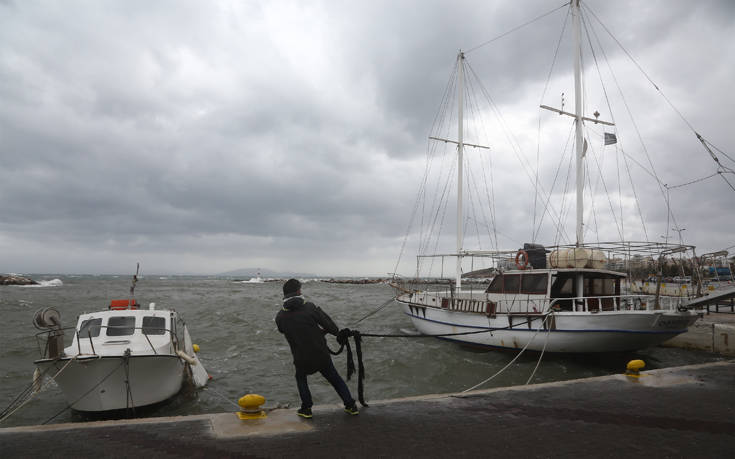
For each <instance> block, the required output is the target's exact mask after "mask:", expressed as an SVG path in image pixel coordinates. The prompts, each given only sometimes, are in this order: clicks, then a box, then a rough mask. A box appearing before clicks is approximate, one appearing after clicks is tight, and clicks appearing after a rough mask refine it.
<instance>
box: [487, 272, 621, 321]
mask: <svg viewBox="0 0 735 459" xmlns="http://www.w3.org/2000/svg"><path fill="white" fill-rule="evenodd" d="M578 274H582V276H583V279H584V289H583V291H582V292H577V291H575V290H576V288H575V286H576V282H575V280H576V277H577V275H578ZM625 277H626V275H625V274H623V273H619V272H615V271H608V270H603V269H557V270H529V271H521V270H519V271H508V272H504V273H500V274H498V275H497V276H495V278H494V279H493V280H492V282H491V283H490V285H489V286H488V287H487V289H486V290H485V293H486V294H488V299H489V300H493V301H499V300H507V299H508V298H509V297H510V298H518V297H519V296H521V297H524V296H525V297H526V298H528V299H538V298H539V296H542V297H543V298H544V299H546V298H548V299H549V301H550V302H551V303H552V307H553V308H554V309H557V310H561V311H573V310H575V309H576V308H575V302H576V303H582V302H584V303H586V310H588V311H612V310H614V309H616V304H617V306H618V307H619V304H618V303H619V301H620V299H619V297H620V281H621V279H624V278H625ZM536 309H537V310H539V311H540V310H541V308H538V307H536Z"/></svg>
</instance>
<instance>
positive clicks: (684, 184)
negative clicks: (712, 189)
mask: <svg viewBox="0 0 735 459" xmlns="http://www.w3.org/2000/svg"><path fill="white" fill-rule="evenodd" d="M719 174H720V173H719V172H715V173H714V174H712V175H708V176H707V177H702V178H699V179H696V180H692V181H691V182H686V183H682V184H681V185H673V186H670V187H669V189H670V190H673V189H676V188H681V187H683V186H688V185H693V184H695V183H699V182H703V181H705V180H707V179H710V178H712V177H714V176H716V175H719Z"/></svg>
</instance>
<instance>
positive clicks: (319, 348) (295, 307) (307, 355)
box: [276, 279, 359, 419]
mask: <svg viewBox="0 0 735 459" xmlns="http://www.w3.org/2000/svg"><path fill="white" fill-rule="evenodd" d="M276 325H277V326H278V331H279V332H281V333H283V334H284V335H286V340H287V341H288V345H289V346H290V347H291V354H292V355H293V364H294V366H295V367H296V386H297V387H298V389H299V396H300V397H301V408H300V409H299V411H298V412H297V414H298V415H299V416H301V417H303V418H306V419H310V418H311V417H312V415H311V406H312V405H313V403H312V400H311V392H310V391H309V384H308V382H307V381H306V377H307V375H310V374H314V373H316V372H317V371H318V372H319V373H321V374H322V376H324V378H325V379H326V380H327V381H329V383H330V384H332V387H334V390H336V391H337V394H339V396H340V398H341V399H342V401H343V402H344V404H345V412H347V413H348V414H352V415H356V414H359V411H358V410H357V406H356V405H355V400H354V399H353V398H352V395H351V394H350V390H349V389H348V388H347V384H345V382H344V380H343V379H342V377H341V376H340V375H339V373H337V370H336V369H335V368H334V364H333V363H332V357H331V356H330V355H329V348H327V341H326V339H324V335H325V334H327V333H330V334H332V335H335V336H336V335H338V334H339V329H338V328H337V325H336V324H335V323H334V321H333V320H332V319H331V318H330V317H329V316H328V315H327V314H326V313H325V312H324V311H322V310H321V308H319V307H318V306H316V305H314V303H311V302H306V301H304V297H303V296H301V282H299V281H298V280H296V279H289V280H288V281H286V283H285V284H283V307H282V308H281V310H280V311H279V312H278V314H277V315H276Z"/></svg>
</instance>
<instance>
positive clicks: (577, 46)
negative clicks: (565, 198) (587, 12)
mask: <svg viewBox="0 0 735 459" xmlns="http://www.w3.org/2000/svg"><path fill="white" fill-rule="evenodd" d="M572 18H573V23H574V51H573V52H574V119H575V121H574V123H575V128H576V129H575V144H576V146H577V162H576V167H577V247H579V246H581V245H582V244H584V140H583V139H582V77H581V59H582V57H581V54H582V46H581V43H582V42H581V37H580V9H579V0H573V1H572Z"/></svg>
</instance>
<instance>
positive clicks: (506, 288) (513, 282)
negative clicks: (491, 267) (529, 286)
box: [503, 274, 521, 294]
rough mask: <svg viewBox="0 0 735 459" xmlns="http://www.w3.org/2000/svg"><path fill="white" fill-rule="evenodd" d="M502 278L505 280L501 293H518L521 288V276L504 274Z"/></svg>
mask: <svg viewBox="0 0 735 459" xmlns="http://www.w3.org/2000/svg"><path fill="white" fill-rule="evenodd" d="M503 277H504V278H505V282H504V285H503V292H504V293H513V294H515V293H518V291H519V290H520V288H521V276H519V275H518V274H506V275H505V276H503Z"/></svg>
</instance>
